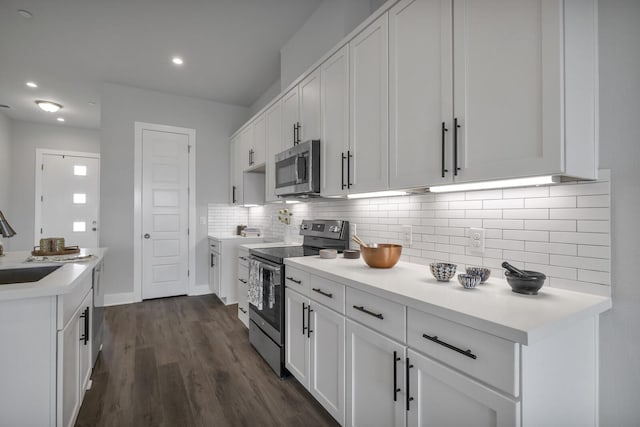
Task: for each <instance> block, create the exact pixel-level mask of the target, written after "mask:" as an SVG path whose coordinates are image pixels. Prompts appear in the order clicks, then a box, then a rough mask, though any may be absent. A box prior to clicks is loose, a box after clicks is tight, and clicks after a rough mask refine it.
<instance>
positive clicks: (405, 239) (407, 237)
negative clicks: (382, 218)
mask: <svg viewBox="0 0 640 427" xmlns="http://www.w3.org/2000/svg"><path fill="white" fill-rule="evenodd" d="M411 243H413V233H412V230H411V226H410V225H403V226H402V244H403V245H404V246H411Z"/></svg>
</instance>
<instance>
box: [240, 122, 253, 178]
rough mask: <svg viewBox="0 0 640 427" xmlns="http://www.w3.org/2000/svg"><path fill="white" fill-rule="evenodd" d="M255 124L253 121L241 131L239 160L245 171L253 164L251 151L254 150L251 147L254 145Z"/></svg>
mask: <svg viewBox="0 0 640 427" xmlns="http://www.w3.org/2000/svg"><path fill="white" fill-rule="evenodd" d="M253 125H254V124H253V123H251V124H249V125H248V126H247V127H245V128H244V129H243V130H242V131H241V132H240V141H241V142H240V147H241V150H240V152H239V153H238V160H239V161H240V164H241V167H242V171H243V172H244V171H246V170H247V169H249V168H250V167H251V166H252V164H251V154H250V152H251V150H252V148H251V147H253Z"/></svg>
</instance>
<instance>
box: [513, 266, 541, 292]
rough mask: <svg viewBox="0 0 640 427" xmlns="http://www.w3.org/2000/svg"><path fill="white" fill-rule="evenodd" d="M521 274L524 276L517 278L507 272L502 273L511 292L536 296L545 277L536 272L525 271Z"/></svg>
mask: <svg viewBox="0 0 640 427" xmlns="http://www.w3.org/2000/svg"><path fill="white" fill-rule="evenodd" d="M523 273H525V276H517V275H515V274H514V273H512V272H511V271H509V270H507V271H505V272H504V277H505V278H506V279H507V283H509V286H511V290H512V291H513V292H515V293H517V294H524V295H538V291H539V290H540V288H541V287H542V285H544V281H545V280H546V278H547V276H545V275H544V274H543V273H540V272H537V271H528V270H525V271H523Z"/></svg>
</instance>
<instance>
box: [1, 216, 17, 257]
mask: <svg viewBox="0 0 640 427" xmlns="http://www.w3.org/2000/svg"><path fill="white" fill-rule="evenodd" d="M0 234H2V237H13V236H15V234H16V232H15V231H14V230H13V228H12V227H11V225H10V224H9V222H8V221H7V218H5V217H4V214H3V213H2V211H0ZM3 255H4V246H3V245H2V239H0V256H3Z"/></svg>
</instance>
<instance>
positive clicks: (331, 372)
mask: <svg viewBox="0 0 640 427" xmlns="http://www.w3.org/2000/svg"><path fill="white" fill-rule="evenodd" d="M344 324H345V319H344V316H341V315H339V314H338V313H336V312H334V311H332V310H329V309H328V308H325V307H324V306H322V305H320V304H316V303H314V304H313V306H312V307H311V325H310V326H311V332H310V335H311V360H310V368H311V375H310V384H309V391H310V392H311V394H312V395H313V397H315V398H316V400H317V401H318V402H320V404H321V405H322V406H323V407H324V408H325V409H326V410H327V411H329V413H330V414H331V416H332V417H333V418H335V419H336V420H337V421H338V422H339V423H340V424H341V425H343V424H344Z"/></svg>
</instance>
